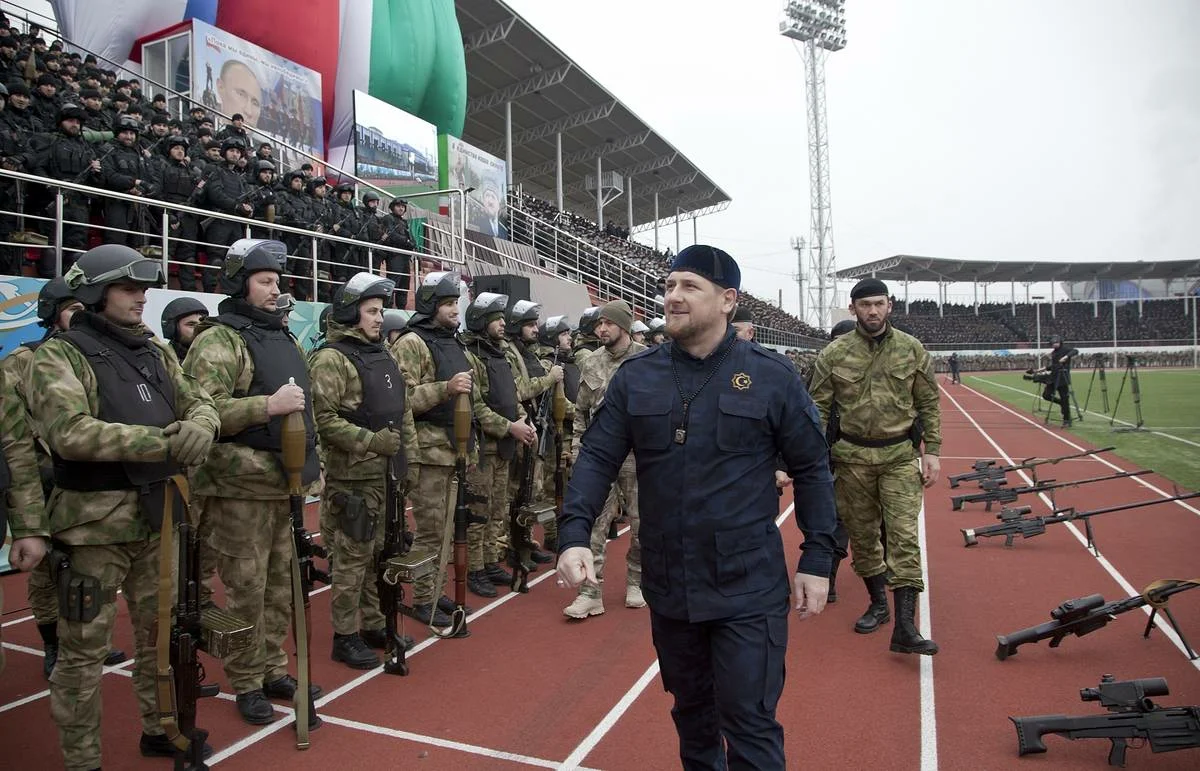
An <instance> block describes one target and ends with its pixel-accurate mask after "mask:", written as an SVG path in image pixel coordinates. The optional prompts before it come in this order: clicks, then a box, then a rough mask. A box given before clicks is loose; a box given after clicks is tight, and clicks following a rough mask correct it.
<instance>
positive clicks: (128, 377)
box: [50, 326, 179, 527]
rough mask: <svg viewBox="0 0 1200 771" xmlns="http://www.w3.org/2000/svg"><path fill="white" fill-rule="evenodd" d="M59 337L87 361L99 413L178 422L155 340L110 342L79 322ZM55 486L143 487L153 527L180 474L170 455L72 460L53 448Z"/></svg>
mask: <svg viewBox="0 0 1200 771" xmlns="http://www.w3.org/2000/svg"><path fill="white" fill-rule="evenodd" d="M59 337H60V338H62V339H63V340H65V341H66V342H68V343H70V344H71V345H73V346H75V347H76V348H78V349H79V351H80V352H81V353H82V354H83V355H84V358H86V359H87V362H88V365H89V366H90V367H91V368H92V373H93V374H94V375H95V377H96V396H97V397H98V399H99V402H100V404H99V410H98V411H97V415H96V417H97V418H98V419H99V420H102V421H104V422H106V423H123V424H125V425H130V426H157V427H159V428H165V427H167V426H168V425H170V424H171V423H174V422H175V421H176V420H178V419H179V418H178V416H177V415H176V414H175V384H174V383H172V382H171V378H170V376H169V375H168V374H167V368H166V366H165V365H164V364H163V360H162V354H161V352H160V351H159V350H158V349H157V348H156V347H154V345H153V344H152V343H147V344H146V345H145V346H143V347H141V348H137V349H131V348H128V347H126V346H125V345H123V344H122V343H120V342H119V341H113V342H112V343H111V344H110V342H109V341H108V340H105V336H104V335H103V334H102V333H99V332H96V331H93V330H92V329H91V328H90V327H87V326H75V327H73V328H72V329H70V330H68V331H66V332H62V333H60V334H59ZM50 457H51V459H52V461H53V463H54V486H55V487H59V488H62V489H63V490H76V491H80V492H93V491H97V490H129V489H138V490H140V491H141V494H142V499H141V506H140V508H141V511H142V515H143V517H145V519H146V521H147V522H148V523H149V524H150V525H151V526H152V527H154V526H156V523H157V524H160V523H161V522H162V510H163V509H162V502H163V497H162V496H163V491H164V489H165V487H166V485H165V484H163V483H164V482H165V480H166V479H167V478H168V477H170V476H171V475H172V474H177V473H179V464H178V463H176V462H175V461H173V460H171V459H170V458H168V459H166V460H162V461H156V462H149V463H138V462H133V461H81V460H67V459H66V458H63V457H62V456H61V455H59V454H58V453H56V452H53V451H51V454H50Z"/></svg>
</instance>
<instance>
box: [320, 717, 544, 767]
mask: <svg viewBox="0 0 1200 771" xmlns="http://www.w3.org/2000/svg"><path fill="white" fill-rule="evenodd" d="M321 719H322V720H324V721H325V722H326V723H329V724H330V725H337V726H342V727H343V728H353V729H356V730H359V731H366V732H367V733H372V734H377V735H379V736H389V737H392V738H393V739H404V740H405V741H410V742H415V743H417V744H427V745H430V746H432V747H441V748H442V749H447V750H458V751H459V752H467V753H470V754H472V755H480V756H482V757H485V758H494V759H496V760H508V761H512V762H514V763H524V764H525V765H527V766H537V767H538V768H557V767H558V763H557V761H553V760H545V759H543V758H535V757H533V756H531V755H519V754H517V753H515V752H506V751H504V750H495V749H492V748H490V747H480V746H479V745H477V744H467V743H465V742H456V741H451V740H449V739H440V738H438V737H436V736H425V735H423V734H415V733H410V732H409V731H398V730H396V729H395V728H386V727H384V726H377V725H373V724H371V723H360V722H359V721H357V720H347V719H346V718H341V717H325V716H322V718H321Z"/></svg>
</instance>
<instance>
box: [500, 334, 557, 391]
mask: <svg viewBox="0 0 1200 771" xmlns="http://www.w3.org/2000/svg"><path fill="white" fill-rule="evenodd" d="M504 345H505V352H506V353H507V354H508V356H509V360H508V361H509V364H511V365H512V367H513V372H514V373H516V375H517V399H519V400H521V401H523V402H527V401H529V400H530V399H536V398H537V397H538V396H540V395H542V394H543V393H545V392H546V389H547V388H550V387H551V386H553V385H554V378H552V377H550V375H549V370H547V374H545V375H538V376H537V377H530V376H529V368H528V367H526V366H525V357H524V356H522V355H521V350H520V349H519V348H517V346H518V345H524V343H517V342H514V341H513V340H511V339H505V341H504ZM534 356H537V352H536V350H535V351H534Z"/></svg>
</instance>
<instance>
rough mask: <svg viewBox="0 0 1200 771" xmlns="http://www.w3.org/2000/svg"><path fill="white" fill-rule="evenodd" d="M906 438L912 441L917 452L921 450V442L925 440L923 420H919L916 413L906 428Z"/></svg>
mask: <svg viewBox="0 0 1200 771" xmlns="http://www.w3.org/2000/svg"><path fill="white" fill-rule="evenodd" d="M908 438H909V439H910V440H911V441H912V446H913V449H914V450H916V451H917V452H920V451H921V443H922V442H923V441H925V421H923V420H921V416H920V415H918V416H917V417H916V418H915V419H914V420H913V423H912V426H911V427H909V429H908Z"/></svg>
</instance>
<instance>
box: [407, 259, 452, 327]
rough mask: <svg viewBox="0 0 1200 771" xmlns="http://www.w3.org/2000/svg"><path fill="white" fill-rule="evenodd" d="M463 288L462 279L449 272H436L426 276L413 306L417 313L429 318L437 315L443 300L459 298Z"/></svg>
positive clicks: (418, 289)
mask: <svg viewBox="0 0 1200 771" xmlns="http://www.w3.org/2000/svg"><path fill="white" fill-rule="evenodd" d="M460 286H462V277H460V276H459V275H458V274H457V273H455V272H453V271H449V270H443V271H435V272H433V273H429V274H427V275H426V276H425V280H424V281H422V282H421V286H419V287H417V299H416V300H415V302H414V304H413V306H414V308H415V309H416V311H417V313H419V314H421V315H422V316H426V317H428V318H433V317H434V316H435V315H436V314H437V308H438V305H440V304H441V302H442V301H443V300H448V299H450V298H452V297H453V298H457V297H458V296H459V294H460V290H459V287H460Z"/></svg>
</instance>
